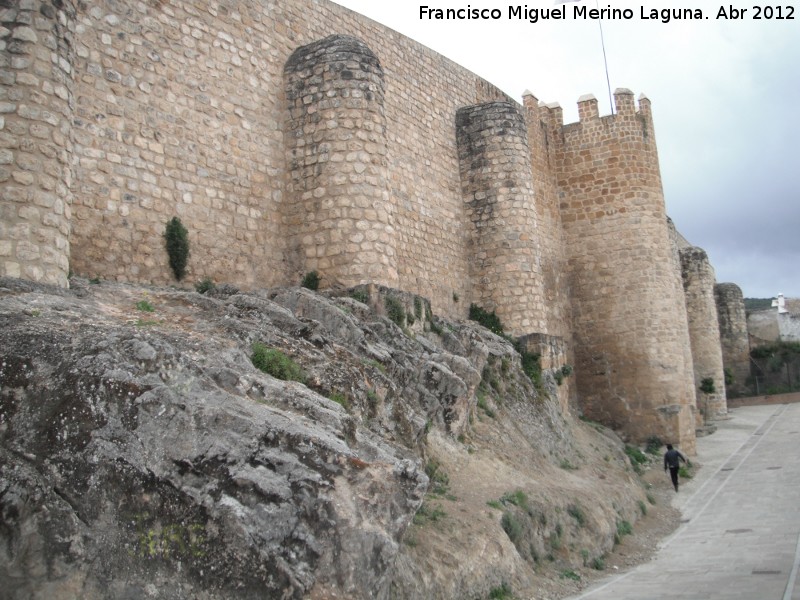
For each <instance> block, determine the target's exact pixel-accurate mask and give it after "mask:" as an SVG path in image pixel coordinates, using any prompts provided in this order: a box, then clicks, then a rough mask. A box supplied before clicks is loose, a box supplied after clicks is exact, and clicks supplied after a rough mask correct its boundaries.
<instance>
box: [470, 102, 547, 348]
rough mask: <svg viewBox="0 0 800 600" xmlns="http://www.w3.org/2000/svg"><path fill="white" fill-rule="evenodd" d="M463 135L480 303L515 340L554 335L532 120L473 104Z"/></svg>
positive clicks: (500, 106)
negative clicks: (549, 324)
mask: <svg viewBox="0 0 800 600" xmlns="http://www.w3.org/2000/svg"><path fill="white" fill-rule="evenodd" d="M456 133H457V139H458V157H459V163H460V170H461V188H462V194H463V196H464V201H465V203H466V216H467V219H468V222H469V224H470V227H469V231H470V234H469V238H468V244H469V246H468V248H467V251H468V252H469V255H470V269H471V280H472V301H473V302H474V303H476V304H478V305H479V306H481V307H482V308H484V309H486V310H494V311H496V312H497V314H498V316H499V317H500V319H501V320H502V322H503V324H504V325H505V327H506V329H507V330H508V331H509V332H512V333H514V334H515V335H523V334H527V333H532V332H543V331H546V323H545V318H544V309H543V305H544V300H543V292H542V273H541V264H540V252H539V248H538V231H537V229H538V225H537V216H536V208H535V206H534V199H533V178H532V176H531V157H530V152H529V149H528V132H527V128H526V126H525V119H524V117H523V115H522V113H521V112H520V110H519V108H518V107H516V106H514V105H512V104H510V103H508V102H490V103H487V104H480V105H477V106H467V107H464V108H461V109H459V111H458V113H457V114H456Z"/></svg>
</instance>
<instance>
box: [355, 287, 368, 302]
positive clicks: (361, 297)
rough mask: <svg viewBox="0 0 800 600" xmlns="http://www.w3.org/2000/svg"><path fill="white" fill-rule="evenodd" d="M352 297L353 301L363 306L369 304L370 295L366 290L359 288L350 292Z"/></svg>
mask: <svg viewBox="0 0 800 600" xmlns="http://www.w3.org/2000/svg"><path fill="white" fill-rule="evenodd" d="M350 297H351V298H352V299H353V300H358V301H359V302H361V304H367V303H369V294H368V293H367V290H365V289H364V288H357V289H354V290H352V291H351V292H350Z"/></svg>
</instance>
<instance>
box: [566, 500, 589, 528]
mask: <svg viewBox="0 0 800 600" xmlns="http://www.w3.org/2000/svg"><path fill="white" fill-rule="evenodd" d="M567 514H569V515H570V516H571V517H572V518H573V519H575V521H577V523H578V526H579V527H583V526H584V525H586V513H584V512H583V509H582V508H581V507H580V506H578V505H577V504H570V505H569V506H568V507H567Z"/></svg>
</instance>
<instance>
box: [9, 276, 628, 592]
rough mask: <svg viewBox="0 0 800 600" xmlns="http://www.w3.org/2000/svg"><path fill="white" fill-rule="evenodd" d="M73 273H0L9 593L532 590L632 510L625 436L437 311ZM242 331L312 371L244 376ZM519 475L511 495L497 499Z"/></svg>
mask: <svg viewBox="0 0 800 600" xmlns="http://www.w3.org/2000/svg"><path fill="white" fill-rule="evenodd" d="M72 288H73V289H72V290H71V291H64V290H58V289H56V288H48V287H46V286H41V285H32V284H27V283H24V282H20V281H16V280H11V279H2V280H0V511H1V512H0V541H1V542H2V543H1V544H0V589H3V590H4V591H5V592H4V593H5V594H6V596H5V597H8V598H10V599H22V598H32V597H41V598H45V597H46V598H48V599H56V600H57V599H62V598H63V599H66V598H76V597H81V598H86V599H105V598H115V599H117V598H146V597H153V598H176V599H177V598H198V599H204V600H205V599H208V600H211V599H222V598H225V599H231V598H265V597H268V598H304V597H310V598H373V597H375V598H388V597H389V595H390V591H391V590H392V589H393V590H394V593H395V597H409V598H411V597H413V598H423V597H424V598H431V597H441V598H446V597H473V596H480V595H482V594H483V595H486V594H487V593H488V591H489V589H491V588H492V587H493V586H496V585H499V584H500V583H502V582H505V581H509V582H513V583H514V585H515V586H517V588H518V589H527V588H530V587H531V586H535V585H536V584H535V582H534V578H533V572H534V571H533V570H534V568H536V563H537V562H539V561H541V560H543V558H544V557H545V556H547V555H548V553H549V554H550V559H551V560H552V561H553V562H557V564H564V565H573V566H576V567H577V566H579V565H580V563H581V562H583V563H585V559H586V556H587V555H589V554H591V556H592V557H595V556H600V555H602V554H604V553H605V552H606V551H608V549H609V548H610V547H611V546H612V545H613V538H614V532H615V531H616V522H617V520H619V519H626V520H630V521H635V519H636V512H637V510H638V509H637V502H641V498H642V497H643V492H642V490H641V488H640V487H639V485H638V484H637V483H636V481H635V480H634V478H633V477H632V476H631V475H630V473H629V472H628V471H629V468H628V466H626V465H627V460H626V458H625V456H624V454H623V453H622V452H621V449H620V444H619V443H618V442H617V441H615V440H614V439H612V438H610V437H607V436H604V435H601V434H599V433H595V432H594V431H593V430H592V429H591V428H587V427H585V426H582V425H579V424H577V423H573V422H572V421H571V419H569V418H566V417H565V416H564V415H561V414H560V412H559V410H558V403H557V401H554V400H550V399H549V397H548V395H547V394H546V393H544V391H545V390H538V391H537V390H536V389H535V386H534V385H533V384H532V383H531V381H530V380H529V379H528V378H527V377H526V376H525V375H524V374H523V373H522V372H521V370H520V362H519V355H518V354H517V353H516V352H515V350H514V349H513V347H512V346H511V344H510V343H508V342H507V341H506V340H504V339H502V338H499V337H497V336H495V335H493V334H491V333H489V332H488V331H486V330H484V329H482V328H481V327H479V326H477V325H475V324H469V323H462V324H458V323H444V322H439V321H437V324H438V327H441V334H437V333H433V332H432V331H431V327H430V322H431V319H432V317H431V315H430V313H429V308H428V306H427V304H426V305H425V316H424V317H423V319H422V320H421V321H420V320H418V319H417V320H415V324H414V331H404V330H403V329H401V328H400V327H398V326H397V325H396V324H395V323H394V322H392V321H391V320H389V319H388V318H386V317H385V316H381V315H380V314H379V313H380V312H381V311H379V310H377V311H376V310H375V306H374V305H373V306H372V307H370V306H368V305H366V304H363V303H361V302H358V301H356V300H354V299H351V298H344V297H339V298H336V297H326V296H324V295H320V294H316V293H313V292H310V291H308V290H304V289H294V288H292V289H288V288H287V289H279V290H272V291H263V292H257V293H243V292H240V291H238V290H236V289H220V288H217V289H216V290H213V291H212V292H210V293H209V294H206V295H200V294H197V293H194V292H188V291H181V290H174V289H172V290H170V289H155V288H144V287H133V286H128V285H124V284H100V285H90V284H88V283H87V282H85V281H82V280H73V282H72ZM383 292H384V291H380V292H378V293H383ZM145 299H146V300H147V302H148V304H150V305H151V306H152V307H154V312H145V311H141V310H137V308H136V305H137V302H139V301H141V300H145ZM409 306H410V307H412V309H413V306H414V302H413V299H412V300H411V304H410V305H409ZM435 329H436V328H435ZM254 342H261V343H263V344H265V345H266V346H268V347H272V348H277V349H280V350H281V351H283V352H284V353H285V354H286V355H287V356H290V357H292V358H293V359H294V360H295V361H296V362H297V363H298V364H299V365H300V366H302V368H303V370H304V383H301V382H298V381H281V380H278V379H275V378H274V377H272V376H270V375H267V374H265V373H262V372H261V371H259V370H257V369H256V368H255V367H254V366H253V363H252V362H251V358H250V355H251V353H252V345H253V343H254ZM545 380H546V384H545V387H546V386H548V385H549V386H554V385H555V384H554V383H553V381H552V379H548V378H545ZM479 398H480V403H481V406H482V407H483V408H478V400H479ZM490 413H492V417H490V416H489V414H490ZM590 448H591V449H590ZM594 453H598V454H599V455H600V456H591V457H590V456H588V455H590V454H594ZM598 461H599V462H598ZM603 461H605V462H603ZM432 464H433V465H441V469H440V470H439V471H438V472H437V471H436V469H433V470H431V465H432ZM426 465H427V466H428V469H427V471H428V474H429V475H430V476H431V477H432V478H433V482H432V485H430V486H429V483H431V482H430V481H429V477H428V475H426V472H425V471H426V468H425V466H426ZM565 465H567V466H568V467H569V468H565ZM597 465H599V466H597ZM573 469H574V472H573V471H572V470H573ZM600 471H602V479H603V480H605V483H601V484H600V485H605V484H606V483H607V484H609V486H611V484H613V487H608V488H607V489H605V490H604V491H603V493H604V497H603V498H602V499H601V500H596V499H595V497H594V496H593V495H592V491H591V489H590V488H591V486H593V485H595V483H597V480H596V479H594V478H595V477H596V476H597V475H598V473H599V472H600ZM446 473H449V474H450V475H449V481H450V483H449V484H448V485H450V489H451V491H452V494H454V495H452V494H450V493H448V492H445V491H442V490H441V489H439V490H438V491H436V485H438V484H437V481H439V480H443V478H448V476H447V475H446ZM443 474H444V475H443ZM437 478H438V479H437ZM476 478H477V479H476ZM587 481H588V483H587ZM439 484H441V481H439ZM445 487H447V486H445ZM515 489H520V490H526V493H525V496H526V498H527V500H526V503H525V505H524V506H520V505H518V504H509V503H507V502H506V503H504V504H503V505H502V509H501V510H500V512H498V510H497V509H494V508H490V507H488V506H487V505H486V502H487V500H492V499H495V500H499V499H500V498H501V497H502V496H503V495H504V494H505V493H507V492H513V491H514V490H515ZM426 493H427V496H426ZM436 502H439V503H440V504H441V503H452V504H453V508H450V509H449V510H444V509H443V511H442V512H445V513H446V514H447V516H446V517H444V519H445V520H449V525H448V527H447V528H445V529H443V530H441V531H440V530H439V529H438V528H437V527H438V526H436V525H435V524H434V525H431V526H430V527H428V526H425V525H424V523H425V515H429V514H431V513H430V509H431V507H432V506H435V505H436ZM576 505H580V506H582V507H584V509H582V510H585V511H586V514H585V516H586V523H582V524H581V526H580V527H576V526H575V524H574V523H571V522H570V520H569V517H565V516H564V515H565V514H566V511H568V509H569V507H570V506H576ZM458 506H461V508H460V509H459V508H457V507H458ZM418 511H420V512H419V514H418ZM503 513H509V514H512V515H516V518H517V519H518V520H519V522H520V523H522V525H521V530H520V531H521V533H520V535H521V537H518V538H517V539H514V540H512V539H511V538H510V536H509V535H508V534H507V533H506V531H504V529H503V527H501V525H500V516H501V514H503ZM415 515H417V519H416V523H417V524H415V525H412V521H413V520H414V518H415ZM429 521H430V519H429ZM420 523H422V525H421V524H420ZM409 528H410V529H409ZM556 532H558V533H556ZM554 535H557V536H558V537H559V538H560V539H563V542H564V543H563V544H560V545H559V552H556V553H554V551H553V547H554V542H552V539H553V536H554ZM464 536H469V537H471V539H472V541H473V544H471V545H470V544H469V543H468V542H467V543H465V544H464V546H465V547H458V548H455V549H453V548H447V546H448V544H452V543H456V544H462V543H463V542H464ZM404 540H405V541H404ZM559 543H560V542H559ZM481 548H483V549H484V550H485V549H486V548H493V550H492V551H489V552H484V551H483V550H481ZM562 548H563V550H561V549H562ZM581 550H582V551H583V552H581ZM480 552H483V558H479V557H478V555H477V554H476V553H478V554H480ZM581 556H582V557H581ZM476 560H477V561H478V564H475V563H474V562H472V563H470V562H468V561H476ZM456 582H458V584H457V585H456ZM453 594H455V595H453Z"/></svg>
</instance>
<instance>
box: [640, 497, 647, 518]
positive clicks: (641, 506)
mask: <svg viewBox="0 0 800 600" xmlns="http://www.w3.org/2000/svg"><path fill="white" fill-rule="evenodd" d="M639 510H640V511H642V515H643V516H645V517H646V516H647V505H646V504H645V503H644V502H643V501H642V500H639Z"/></svg>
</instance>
